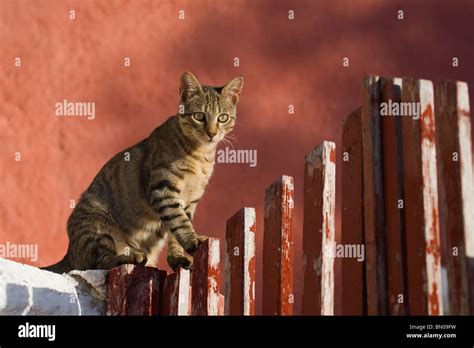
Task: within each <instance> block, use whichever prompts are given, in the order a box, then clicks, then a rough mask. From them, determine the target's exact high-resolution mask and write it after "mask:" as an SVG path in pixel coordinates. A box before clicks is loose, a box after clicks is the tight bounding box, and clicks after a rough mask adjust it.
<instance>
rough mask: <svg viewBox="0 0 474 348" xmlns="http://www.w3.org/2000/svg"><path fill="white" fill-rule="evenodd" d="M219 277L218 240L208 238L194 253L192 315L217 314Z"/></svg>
mask: <svg viewBox="0 0 474 348" xmlns="http://www.w3.org/2000/svg"><path fill="white" fill-rule="evenodd" d="M219 278H220V254H219V240H218V239H215V238H209V239H208V240H207V241H205V242H204V243H202V244H201V245H200V246H199V248H198V250H197V251H196V254H195V255H194V262H193V271H192V272H191V287H192V290H191V293H192V296H191V303H192V305H191V312H192V315H219V295H220V292H219V281H220V279H219ZM221 301H222V300H221Z"/></svg>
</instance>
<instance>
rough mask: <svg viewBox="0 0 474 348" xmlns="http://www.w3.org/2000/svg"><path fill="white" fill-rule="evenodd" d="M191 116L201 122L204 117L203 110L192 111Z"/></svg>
mask: <svg viewBox="0 0 474 348" xmlns="http://www.w3.org/2000/svg"><path fill="white" fill-rule="evenodd" d="M193 118H194V119H195V120H196V121H199V122H202V121H204V119H205V118H206V115H205V114H204V112H200V111H198V112H195V113H193Z"/></svg>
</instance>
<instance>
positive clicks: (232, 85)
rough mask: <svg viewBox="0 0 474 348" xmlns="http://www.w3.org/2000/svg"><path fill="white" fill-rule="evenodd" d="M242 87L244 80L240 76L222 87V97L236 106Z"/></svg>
mask: <svg viewBox="0 0 474 348" xmlns="http://www.w3.org/2000/svg"><path fill="white" fill-rule="evenodd" d="M243 87H244V78H243V77H242V76H239V77H236V78H234V79H232V80H231V81H230V82H228V83H227V84H226V85H225V86H224V88H223V89H222V95H224V96H226V97H228V98H229V99H230V100H231V101H232V103H234V104H237V102H238V101H239V96H240V93H241V92H242V88H243Z"/></svg>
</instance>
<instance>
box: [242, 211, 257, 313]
mask: <svg viewBox="0 0 474 348" xmlns="http://www.w3.org/2000/svg"><path fill="white" fill-rule="evenodd" d="M256 224H257V222H256V218H255V209H254V208H244V258H243V259H244V265H243V266H244V298H243V300H244V313H243V314H244V315H250V303H251V302H254V301H255V273H254V274H250V262H251V260H252V259H253V258H254V257H255V233H254V232H253V231H252V230H251V229H252V227H253V226H255V225H256Z"/></svg>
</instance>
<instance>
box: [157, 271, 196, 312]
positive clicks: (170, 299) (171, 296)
mask: <svg viewBox="0 0 474 348" xmlns="http://www.w3.org/2000/svg"><path fill="white" fill-rule="evenodd" d="M161 315H191V279H190V272H189V271H188V270H185V269H178V270H177V271H176V272H175V273H172V274H170V275H168V276H167V277H166V281H165V286H164V290H163V297H162V306H161Z"/></svg>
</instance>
